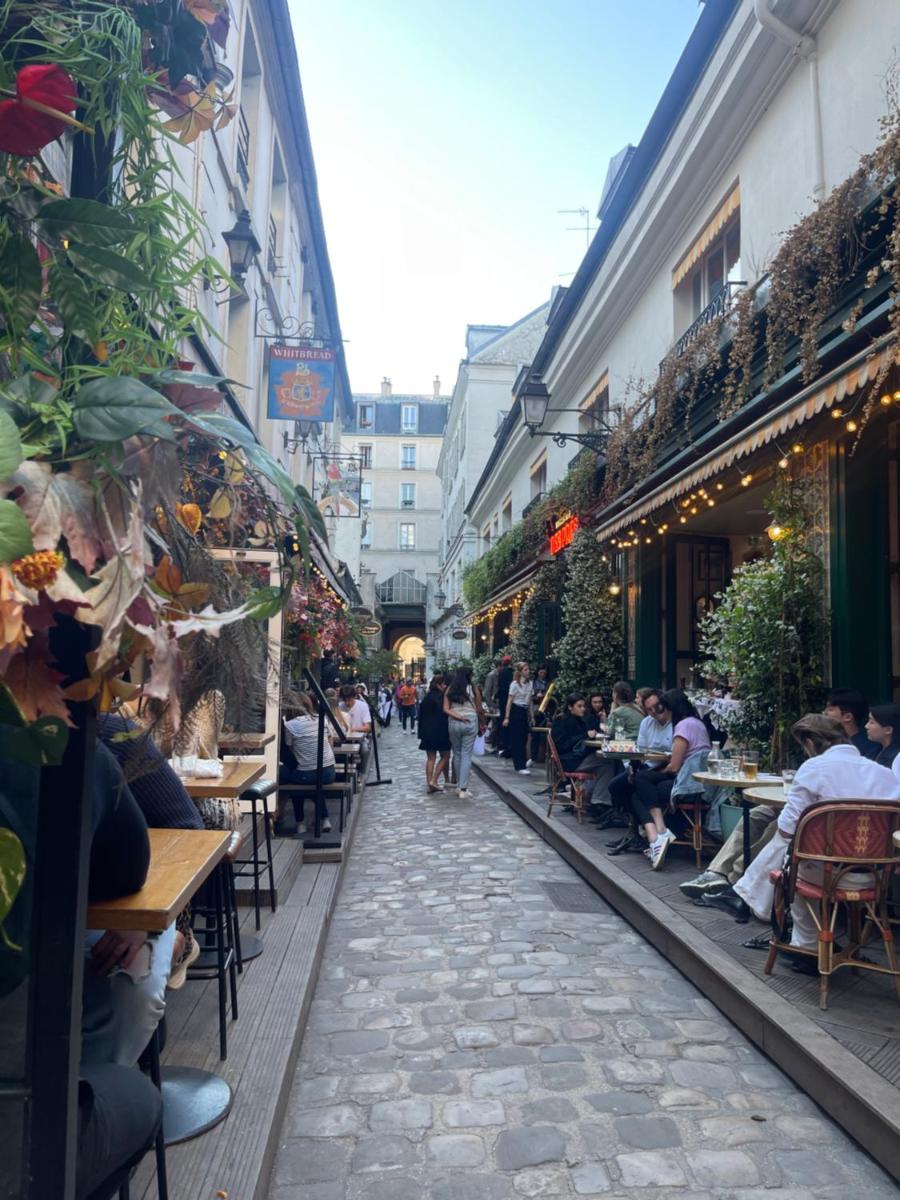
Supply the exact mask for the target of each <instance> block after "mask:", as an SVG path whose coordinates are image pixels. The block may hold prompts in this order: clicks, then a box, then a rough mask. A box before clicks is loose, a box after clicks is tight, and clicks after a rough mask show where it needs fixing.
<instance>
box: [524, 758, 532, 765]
mask: <svg viewBox="0 0 900 1200" xmlns="http://www.w3.org/2000/svg"><path fill="white" fill-rule="evenodd" d="M532 761H533V760H532V759H530V758H529V760H528V762H527V763H526V764H525V766H526V767H530V766H531V764H532Z"/></svg>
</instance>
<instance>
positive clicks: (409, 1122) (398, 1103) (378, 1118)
mask: <svg viewBox="0 0 900 1200" xmlns="http://www.w3.org/2000/svg"><path fill="white" fill-rule="evenodd" d="M432 1124H433V1118H432V1109H431V1103H430V1102H429V1101H428V1100H381V1101H379V1102H378V1103H377V1104H373V1105H372V1108H371V1110H370V1112H369V1126H370V1128H371V1129H372V1131H373V1132H375V1131H377V1130H382V1129H384V1130H394V1129H430V1128H431V1126H432Z"/></svg>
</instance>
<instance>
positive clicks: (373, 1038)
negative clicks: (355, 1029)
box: [331, 1030, 389, 1055]
mask: <svg viewBox="0 0 900 1200" xmlns="http://www.w3.org/2000/svg"><path fill="white" fill-rule="evenodd" d="M388 1040H389V1039H388V1035H387V1034H386V1033H383V1032H382V1031H381V1030H365V1031H361V1032H359V1033H336V1034H335V1035H334V1036H333V1037H332V1039H331V1053H332V1054H339V1055H344V1054H368V1053H370V1051H372V1050H383V1049H384V1048H385V1046H386V1045H387V1044H388Z"/></svg>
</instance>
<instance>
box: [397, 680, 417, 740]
mask: <svg viewBox="0 0 900 1200" xmlns="http://www.w3.org/2000/svg"><path fill="white" fill-rule="evenodd" d="M397 701H398V703H399V705H400V724H401V725H402V726H403V732H404V733H406V722H407V721H409V723H410V731H411V732H412V733H415V732H416V689H415V688H414V687H413V684H412V680H411V679H407V680H406V681H405V682H404V684H403V686H402V687H401V688H400V690H399V692H398V693H397Z"/></svg>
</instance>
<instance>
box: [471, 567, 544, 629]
mask: <svg viewBox="0 0 900 1200" xmlns="http://www.w3.org/2000/svg"><path fill="white" fill-rule="evenodd" d="M543 565H544V563H543V560H542V559H541V558H536V559H533V560H532V561H531V562H530V563H529V564H528V566H527V567H526V568H525V569H524V570H522V571H519V572H518V573H517V574H515V575H514V576H513V577H512V578H511V579H510V580H509V582H508V583H507V584H506V586H505V587H502V588H500V589H499V590H498V591H497V592H495V593H494V595H493V596H491V598H490V600H488V602H487V603H486V604H482V606H481V607H480V608H478V609H476V610H475V612H472V613H466V616H465V619H464V620H463V622H462V623H463V624H464V625H468V626H469V627H470V628H471V626H473V625H477V624H478V623H479V621H483V620H484V619H485V617H486V616H487V614H488V612H489V611H490V610H491V609H495V610H496V609H498V608H502V607H503V606H504V605H505V604H506V603H509V604H512V601H513V600H514V599H515V598H516V596H518V595H519V593H520V592H522V591H524V590H526V589H527V588H528V586H529V582H530V580H531V577H532V576H533V575H536V574H537V572H538V570H539V569H540V568H541V567H542V566H543Z"/></svg>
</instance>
